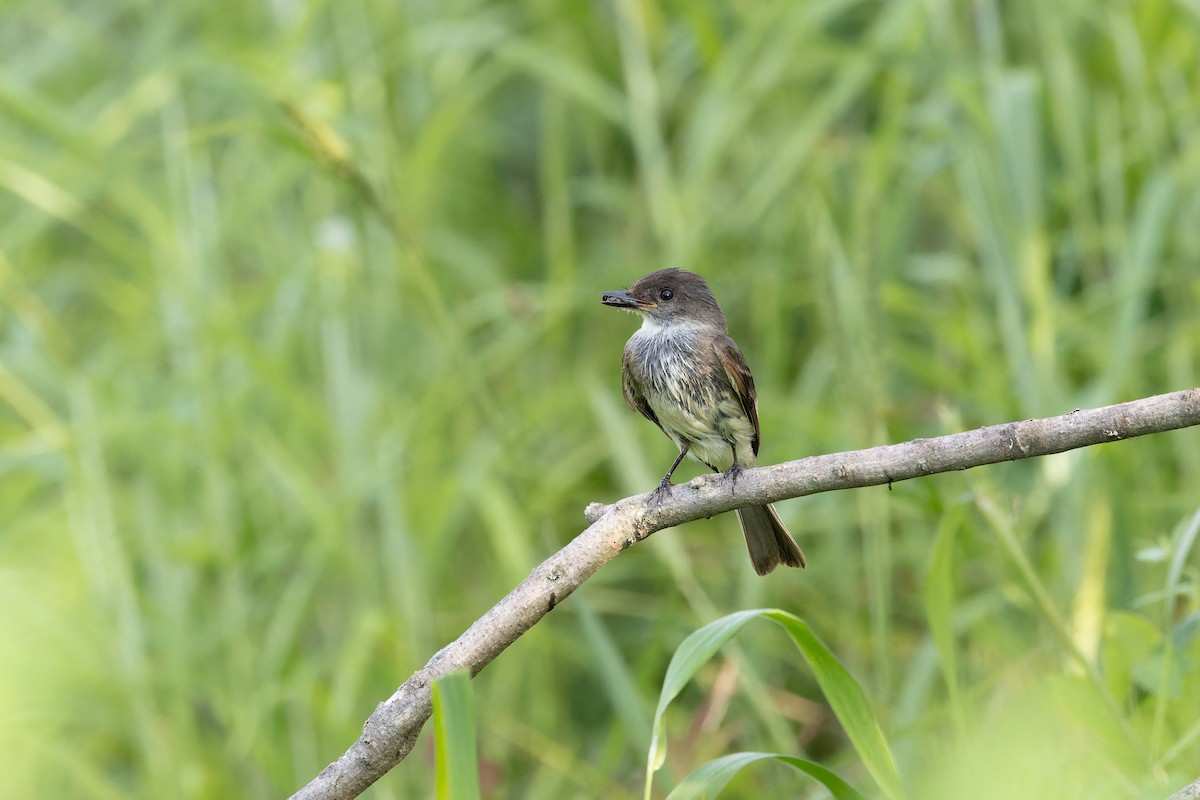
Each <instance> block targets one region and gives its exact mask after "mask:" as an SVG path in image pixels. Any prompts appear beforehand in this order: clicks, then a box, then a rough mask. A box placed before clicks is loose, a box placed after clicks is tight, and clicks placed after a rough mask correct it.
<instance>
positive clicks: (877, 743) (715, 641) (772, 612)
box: [644, 609, 906, 800]
mask: <svg viewBox="0 0 1200 800" xmlns="http://www.w3.org/2000/svg"><path fill="white" fill-rule="evenodd" d="M756 618H764V619H769V620H771V621H772V622H775V623H776V624H778V625H779V626H780V627H782V628H783V629H784V630H785V631H787V632H788V634H789V635H790V636H791V637H792V641H793V642H794V643H795V644H796V646H797V647H798V648H799V649H800V653H801V654H802V655H803V656H804V659H805V660H806V661H807V662H808V665H809V667H811V668H812V670H813V674H814V675H815V677H816V679H817V684H818V685H819V686H820V687H821V691H822V692H824V694H825V698H826V699H827V700H828V701H829V705H830V707H831V708H832V709H833V713H834V714H835V715H836V716H837V718H838V721H839V722H840V723H841V725H842V728H843V729H844V730H845V731H846V735H847V736H849V738H850V742H851V744H853V745H854V749H855V750H856V751H858V755H859V757H860V758H861V759H862V760H863V763H864V764H865V765H866V767H867V770H868V771H869V772H870V773H871V776H872V777H873V778H874V779H875V781H876V783H878V784H879V787H880V788H881V789H882V790H883V792H884V795H885V796H887V797H888V798H891V800H900V799H901V798H904V797H906V794H905V791H904V786H903V784H902V783H901V781H900V775H899V772H898V771H897V769H896V763H895V760H894V759H893V758H892V753H891V750H890V749H889V748H888V745H887V741H886V740H885V739H884V737H883V732H882V731H881V730H880V727H879V723H878V722H877V721H876V720H875V717H874V715H873V714H872V713H871V708H870V705H869V704H868V703H867V698H866V695H865V694H864V693H863V691H862V689H861V688H860V687H859V685H858V683H857V682H856V681H855V680H854V678H853V677H852V676H851V675H850V673H849V672H848V671H847V670H846V668H845V667H843V666H842V665H841V663H840V662H839V661H838V660H837V658H835V657H834V655H833V653H831V652H830V651H829V649H828V648H826V647H825V645H824V644H822V643H821V641H820V640H819V639H818V638H817V637H816V635H815V634H814V633H813V632H812V630H811V629H810V628H809V627H808V624H807V623H805V622H804V621H803V620H802V619H800V618H799V617H797V616H795V615H793V614H789V613H787V612H786V611H781V610H779V609H753V610H749V611H739V612H737V613H734V614H730V615H728V616H725V617H721V618H720V619H718V620H714V621H713V622H710V623H709V624H707V625H705V626H704V627H703V628H700V629H699V630H697V631H696V632H695V633H693V634H692V635H690V636H688V637H687V638H686V639H684V640H683V642H682V643H681V644H680V645H679V647H678V649H676V651H675V655H674V656H673V657H672V658H671V663H670V664H669V665H668V666H667V674H666V677H665V678H664V679H663V688H662V692H661V693H660V695H659V700H658V708H657V709H656V710H655V712H654V736H653V739H652V740H651V743H650V752H649V754H648V757H647V760H646V782H645V791H644V796H645V797H646V798H647V799H648V798H649V797H650V790H651V784H652V781H653V779H654V772H655V771H657V770H658V769H659V768H660V767H661V766H662V764H663V762H664V761H665V760H666V757H667V746H666V737H665V734H664V722H663V717H664V715H665V713H666V709H667V706H669V705H670V704H671V701H672V700H674V699H675V698H676V697H677V696H678V695H679V692H680V691H681V690H682V689H683V687H684V686H685V685H686V684H687V682H688V681H689V680H691V678H692V676H694V675H695V674H696V672H697V671H698V670H699V669H700V667H701V666H703V665H704V664H705V663H706V662H707V661H708V660H709V659H710V658H712V656H713V655H714V654H715V653H716V652H717V650H719V649H720V648H721V646H722V645H724V644H725V643H726V642H727V641H729V640H730V639H731V638H732V637H733V636H734V635H735V634H736V633H737V632H738V631H740V630H741V629H742V627H743V626H744V625H745V624H746V623H747V622H749V621H750V620H752V619H756ZM735 771H736V770H735ZM726 780H728V779H726Z"/></svg>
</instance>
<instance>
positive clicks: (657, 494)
mask: <svg viewBox="0 0 1200 800" xmlns="http://www.w3.org/2000/svg"><path fill="white" fill-rule="evenodd" d="M674 488H675V487H674V486H672V485H671V481H670V479H669V478H663V479H662V481H661V482H660V483H659V484H658V488H657V489H655V490H654V491H653V492H651V493H650V498H649V499H648V500H647V501H646V505H648V506H652V507H653V506H657V505H658V504H659V503H661V502H662V501H663V500H665V499H666V498H668V497H670V496H671V490H672V489H674Z"/></svg>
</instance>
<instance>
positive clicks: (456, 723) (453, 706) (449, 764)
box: [433, 672, 480, 800]
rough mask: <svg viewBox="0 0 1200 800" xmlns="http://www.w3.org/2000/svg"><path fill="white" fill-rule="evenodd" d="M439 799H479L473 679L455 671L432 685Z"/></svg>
mask: <svg viewBox="0 0 1200 800" xmlns="http://www.w3.org/2000/svg"><path fill="white" fill-rule="evenodd" d="M433 730H434V736H435V739H436V744H437V797H438V800H479V797H480V794H479V769H478V761H477V759H476V755H475V703H474V701H473V700H472V695H471V679H470V677H468V675H467V673H466V672H455V673H452V674H450V675H447V676H446V677H444V678H441V679H439V680H437V681H435V682H434V684H433Z"/></svg>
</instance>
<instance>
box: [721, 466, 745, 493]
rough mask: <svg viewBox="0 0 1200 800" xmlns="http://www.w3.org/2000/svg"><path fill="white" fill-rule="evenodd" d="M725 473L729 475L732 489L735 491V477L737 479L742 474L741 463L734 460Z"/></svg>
mask: <svg viewBox="0 0 1200 800" xmlns="http://www.w3.org/2000/svg"><path fill="white" fill-rule="evenodd" d="M725 474H726V475H728V476H729V479H730V480H731V481H733V490H734V491H735V492H736V491H737V479H738V476H739V475H741V474H742V465H741V464H739V463H738V462H736V461H735V462H733V466H732V467H730V468H729V470H728V471H727V472H726V473H725Z"/></svg>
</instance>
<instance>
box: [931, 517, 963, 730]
mask: <svg viewBox="0 0 1200 800" xmlns="http://www.w3.org/2000/svg"><path fill="white" fill-rule="evenodd" d="M966 508H967V507H966V506H964V505H956V506H954V507H952V508H950V509H949V510H948V511H947V512H946V513H945V514H943V515H942V521H941V524H940V525H939V526H938V532H937V538H936V539H935V540H934V543H933V550H932V552H931V553H930V554H929V566H928V567H927V568H926V570H925V588H924V591H923V593H922V600H923V601H924V605H925V617H926V619H927V620H928V621H929V635H930V636H931V637H932V638H933V643H934V645H935V646H936V647H937V652H938V661H939V663H940V664H941V667H942V675H943V677H944V678H945V679H946V691H947V693H948V695H949V698H950V707H951V709H952V710H953V712H954V714H955V717H956V718H958V717H959V715H960V713H961V709H960V706H959V699H958V657H957V649H956V647H955V643H954V619H953V613H954V595H955V591H954V576H955V574H956V572H957V571H956V569H955V565H954V533H955V531H956V530H957V529H958V527H959V525H960V524H961V523H962V520H963V517H964V516H965V514H966Z"/></svg>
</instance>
